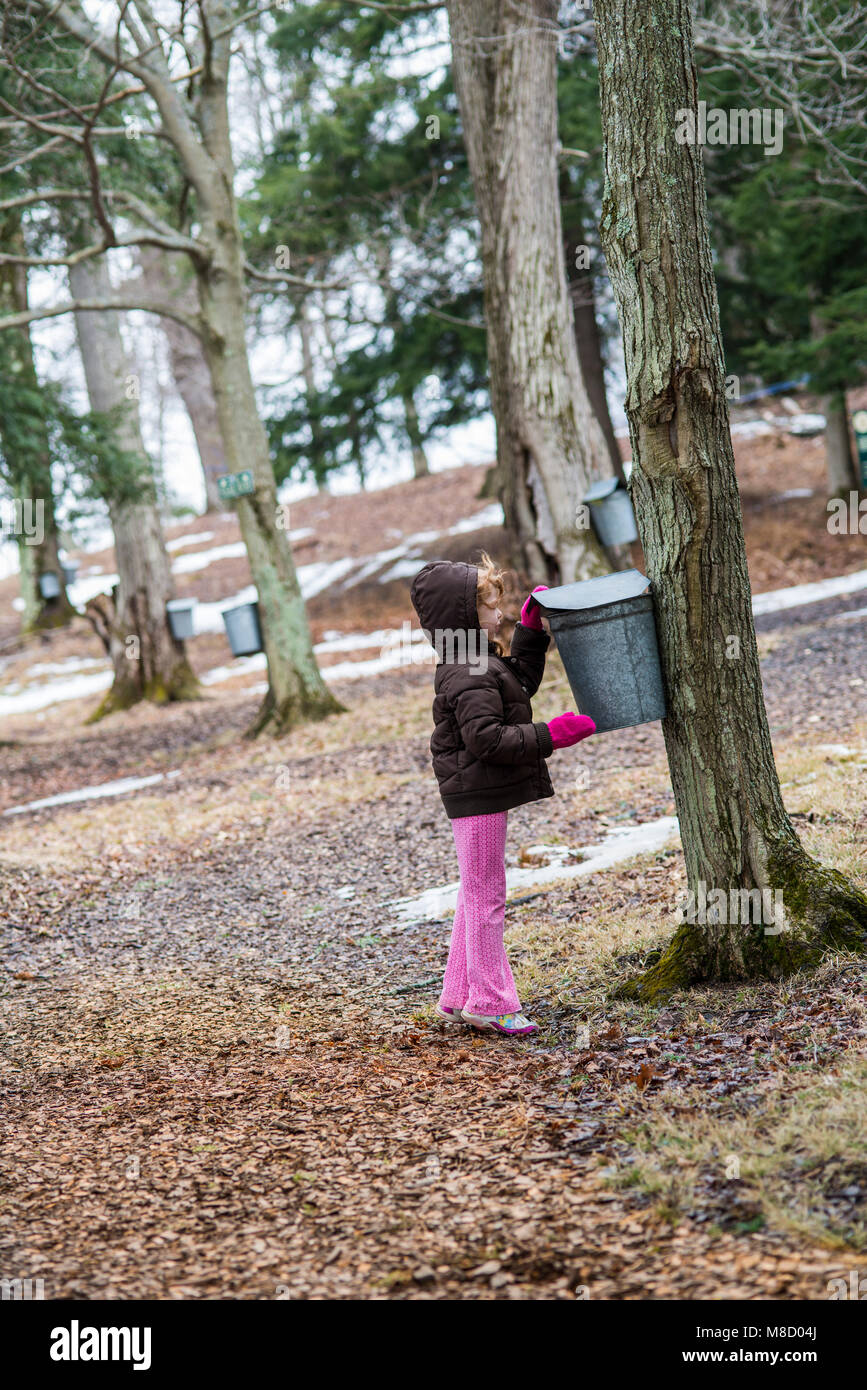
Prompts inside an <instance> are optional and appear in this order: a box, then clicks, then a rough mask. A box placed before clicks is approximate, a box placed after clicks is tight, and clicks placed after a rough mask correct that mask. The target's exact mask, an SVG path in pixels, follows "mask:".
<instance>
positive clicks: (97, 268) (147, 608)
mask: <svg viewBox="0 0 867 1390" xmlns="http://www.w3.org/2000/svg"><path fill="white" fill-rule="evenodd" d="M69 280H70V285H71V287H72V292H73V295H74V296H75V298H76V299H85V300H86V299H104V298H110V296H111V282H110V280H109V276H108V268H107V266H106V263H105V261H104V260H102V259H96V258H94V259H92V260H85V261H80V262H79V263H78V264H77V265H73V266H70V268H69ZM75 321H76V329H77V333H78V342H79V347H80V349H81V357H82V361H83V364H84V375H85V380H86V382H87V392H88V396H89V397H90V404H91V409H93V410H95V411H99V412H100V413H110V414H112V415H113V416H114V418H115V420H116V426H115V431H116V439H117V443H118V445H119V446H120V448H121V449H123V450H126V451H128V452H130V453H132V454H135V455H137V456H139V457H142V458H143V457H144V456H145V451H144V445H143V444H142V438H141V429H140V426H139V418H138V405H137V403H136V400H135V399H134V398H133V399H130V398H129V397H128V395H127V392H126V381H127V378H128V377H129V376H130V374H131V368H130V363H129V361H128V359H127V357H126V353H125V352H124V347H123V341H122V338H121V333H120V321H119V319H118V316H117V314H116V313H115V312H114V311H113V310H101V311H100V312H98V313H82V312H78V313H76V315H75ZM107 501H108V509H109V515H110V517H111V524H112V529H113V530H114V546H115V556H116V559H117V572H118V584H117V587H116V591H115V598H114V605H113V611H112V610H111V605H109V604H106V603H105V602H104V601H102V602H100V604H99V605H97V607H98V610H99V611H98V614H96V613H94V616H93V617H92V621H95V626H96V627H97V630H98V631H99V632H100V634H101V635H102V637H103V640H104V642H105V644H106V647H107V650H108V653H109V655H110V657H111V660H112V665H113V667H114V681H113V684H112V686H111V689H110V690H109V692H108V694H107V695H106V696H105V699H104V700H103V701H102V703H101V704H100V706H99V708H98V709H97V710H96V712H95V714H94V715H93V716H92V719H94V720H95V719H100V718H102V717H103V715H106V714H110V713H112V712H113V711H114V710H118V709H126V708H127V707H128V706H130V705H132V704H135V703H136V702H137V701H139V700H153V701H154V702H155V703H157V704H162V703H164V702H166V701H168V700H186V699H193V698H195V696H196V695H197V694H198V693H199V686H198V681H197V680H196V677H195V676H194V675H193V671H192V668H191V667H190V665H189V662H188V661H187V658H186V654H185V651H184V645H183V643H182V642H178V641H177V640H176V639H175V638H174V637H173V636H172V633H171V629H170V627H169V622H168V616H167V613H166V603H167V602H168V600H169V599H170V598H172V597H173V594H174V585H173V583H172V573H171V566H170V563H169V557H168V554H167V552H166V548H165V542H164V540H163V534H162V528H161V526H160V517H159V511H158V508H157V501H156V494H155V491H154V489H153V487H152V486H151V487H149V488H148V489H147V490H146V491H145V492H144V494H143V495H142V497H141V498H140V499H137V500H136V501H134V502H130V501H128V500H125V499H124V500H118V499H117V498H113V497H111V496H109V497H108V499H107Z"/></svg>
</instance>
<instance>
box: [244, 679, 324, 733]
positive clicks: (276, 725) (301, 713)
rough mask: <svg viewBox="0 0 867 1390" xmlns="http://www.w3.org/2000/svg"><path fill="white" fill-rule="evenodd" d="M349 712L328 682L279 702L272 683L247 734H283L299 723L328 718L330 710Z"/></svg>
mask: <svg viewBox="0 0 867 1390" xmlns="http://www.w3.org/2000/svg"><path fill="white" fill-rule="evenodd" d="M345 713H346V706H345V705H342V704H341V703H340V701H339V700H338V699H337V698H336V697H335V696H334V695H332V694H331V691H330V690H329V689H328V688H327V687H326V686H323V687H322V688H321V689H320V690H316V691H306V692H304V693H302V694H300V695H298V696H293V697H291V698H289V699H286V700H281V701H280V702H279V703H278V701H277V700H276V699H275V697H274V692H273V690H272V689H271V687H270V686H269V687H268V691H267V693H266V695H265V698H264V700H263V701H262V704H261V705H260V706H259V710H258V713H257V714H256V718H255V719H254V720H253V723H252V724H251V725H250V727H249V728H248V729H247V730H246V732H245V734H244V737H245V738H258V737H259V736H260V734H270V735H271V737H272V738H279V737H280V735H281V734H287V733H289V731H290V730H291V729H294V728H297V726H298V725H299V724H308V723H313V722H314V721H316V720H318V719H327V718H328V716H329V715H330V714H345Z"/></svg>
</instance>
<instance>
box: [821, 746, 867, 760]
mask: <svg viewBox="0 0 867 1390" xmlns="http://www.w3.org/2000/svg"><path fill="white" fill-rule="evenodd" d="M816 752H817V753H827V755H828V757H829V758H867V748H849V747H848V746H847V745H846V744H845V743H818V744H817V745H816Z"/></svg>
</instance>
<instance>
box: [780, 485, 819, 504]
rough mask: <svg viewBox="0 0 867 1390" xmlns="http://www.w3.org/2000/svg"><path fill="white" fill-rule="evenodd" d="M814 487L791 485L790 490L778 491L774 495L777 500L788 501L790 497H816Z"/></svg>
mask: <svg viewBox="0 0 867 1390" xmlns="http://www.w3.org/2000/svg"><path fill="white" fill-rule="evenodd" d="M815 495H816V489H815V488H814V487H790V488H789V490H788V492H778V493H777V495H776V497H774V499H773V500H774V501H775V502H788V500H789V498H790V497H815Z"/></svg>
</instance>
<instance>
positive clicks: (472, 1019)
mask: <svg viewBox="0 0 867 1390" xmlns="http://www.w3.org/2000/svg"><path fill="white" fill-rule="evenodd" d="M461 1017H462V1018H463V1020H464V1023H469V1024H471V1025H472V1027H473V1028H479V1029H481V1030H482V1031H484V1032H489V1033H505V1035H506V1036H507V1037H509V1038H522V1037H524V1036H526V1034H527V1033H538V1031H539V1027H538V1024H536V1023H531V1022H530V1020H529V1019H528V1018H527V1016H526V1014H520V1013H519V1014H471V1013H467V1010H466V1009H464V1010H463V1011H462V1013H461Z"/></svg>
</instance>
